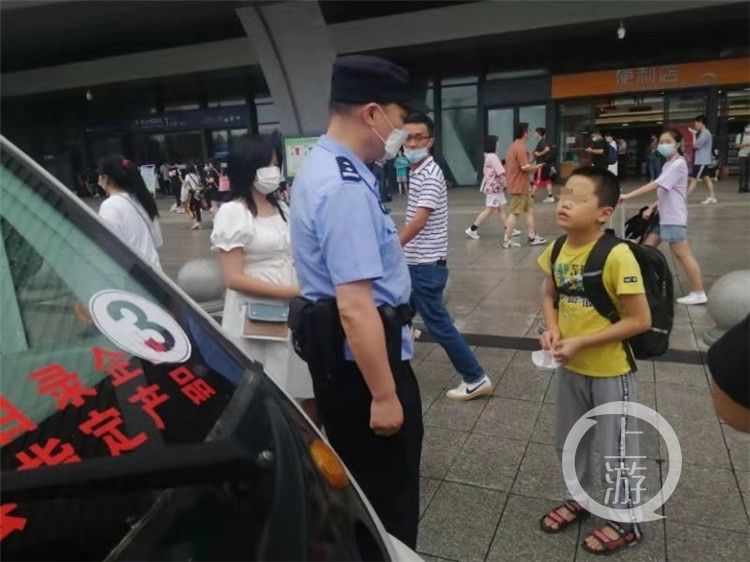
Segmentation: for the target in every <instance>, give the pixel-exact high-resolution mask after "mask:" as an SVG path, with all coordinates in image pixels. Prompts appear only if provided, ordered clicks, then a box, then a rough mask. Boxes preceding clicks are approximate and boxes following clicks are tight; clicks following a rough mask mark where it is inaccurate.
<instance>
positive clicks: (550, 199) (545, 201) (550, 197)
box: [542, 195, 557, 203]
mask: <svg viewBox="0 0 750 562" xmlns="http://www.w3.org/2000/svg"><path fill="white" fill-rule="evenodd" d="M555 201H557V199H555V197H554V196H553V195H550V196H548V197H547V198H546V199H544V201H542V203H554V202H555Z"/></svg>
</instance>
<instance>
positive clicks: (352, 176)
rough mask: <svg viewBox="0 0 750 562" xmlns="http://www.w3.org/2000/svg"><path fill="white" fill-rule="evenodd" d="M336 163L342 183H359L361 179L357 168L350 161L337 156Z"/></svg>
mask: <svg viewBox="0 0 750 562" xmlns="http://www.w3.org/2000/svg"><path fill="white" fill-rule="evenodd" d="M336 163H337V164H338V165H339V173H340V174H341V179H342V180H344V181H360V180H361V179H362V177H361V176H360V175H359V172H358V171H357V168H356V166H355V165H354V164H352V161H351V160H349V159H348V158H346V157H345V156H337V157H336Z"/></svg>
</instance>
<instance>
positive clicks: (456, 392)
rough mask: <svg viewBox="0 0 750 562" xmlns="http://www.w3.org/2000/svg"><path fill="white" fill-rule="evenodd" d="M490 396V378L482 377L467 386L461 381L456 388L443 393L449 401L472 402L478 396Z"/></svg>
mask: <svg viewBox="0 0 750 562" xmlns="http://www.w3.org/2000/svg"><path fill="white" fill-rule="evenodd" d="M487 394H492V381H491V380H490V377H488V376H487V375H484V376H483V377H482V378H481V379H479V380H478V381H477V382H473V383H471V384H467V383H465V382H463V381H461V384H459V385H458V386H457V387H456V388H453V389H451V390H449V391H448V392H446V393H445V396H446V397H447V398H450V399H451V400H462V401H463V400H473V399H474V398H477V397H479V396H485V395H487Z"/></svg>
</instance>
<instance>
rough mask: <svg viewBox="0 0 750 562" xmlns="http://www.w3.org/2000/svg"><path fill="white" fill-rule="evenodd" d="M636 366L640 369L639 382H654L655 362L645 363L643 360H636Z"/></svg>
mask: <svg viewBox="0 0 750 562" xmlns="http://www.w3.org/2000/svg"><path fill="white" fill-rule="evenodd" d="M635 362H636V366H637V367H638V375H637V376H638V380H639V381H642V382H650V383H653V382H654V363H655V362H654V361H644V360H642V359H636V360H635Z"/></svg>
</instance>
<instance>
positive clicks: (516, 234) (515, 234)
mask: <svg viewBox="0 0 750 562" xmlns="http://www.w3.org/2000/svg"><path fill="white" fill-rule="evenodd" d="M520 234H521V231H520V230H518V229H517V228H514V229H513V234H512V236H520Z"/></svg>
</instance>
